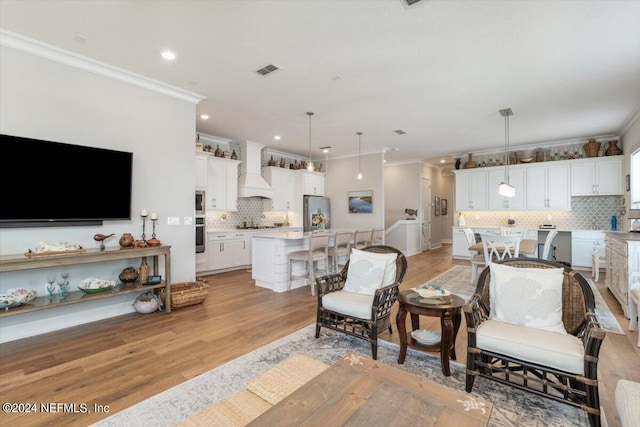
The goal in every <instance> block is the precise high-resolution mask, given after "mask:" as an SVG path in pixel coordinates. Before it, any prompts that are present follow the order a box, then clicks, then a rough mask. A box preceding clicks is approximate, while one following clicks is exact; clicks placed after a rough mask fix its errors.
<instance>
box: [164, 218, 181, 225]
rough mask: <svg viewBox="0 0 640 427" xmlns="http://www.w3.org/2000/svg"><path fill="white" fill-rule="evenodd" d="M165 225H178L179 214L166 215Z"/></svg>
mask: <svg viewBox="0 0 640 427" xmlns="http://www.w3.org/2000/svg"><path fill="white" fill-rule="evenodd" d="M167 225H180V217H179V216H169V217H167Z"/></svg>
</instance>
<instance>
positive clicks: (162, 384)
mask: <svg viewBox="0 0 640 427" xmlns="http://www.w3.org/2000/svg"><path fill="white" fill-rule="evenodd" d="M408 264H409V268H408V270H407V275H406V276H405V280H404V283H403V284H402V289H406V288H409V287H414V286H416V285H419V284H421V283H423V282H425V281H427V280H428V279H430V278H432V277H434V276H436V275H438V274H440V273H442V272H444V271H446V270H448V269H449V268H450V267H451V266H452V265H453V264H461V265H467V264H468V261H457V260H452V259H451V246H449V245H445V246H444V247H443V248H441V249H437V250H433V251H429V252H425V253H422V254H418V255H415V256H412V257H409V258H408ZM585 274H589V273H585ZM208 279H209V284H210V285H211V287H210V292H209V295H208V297H207V299H206V301H205V302H204V303H203V304H201V305H197V306H191V307H187V308H183V309H180V310H175V311H173V312H172V313H171V314H169V315H167V314H165V313H155V314H150V315H139V314H128V315H124V316H119V317H117V318H112V319H107V320H103V321H99V322H93V323H89V324H86V325H83V326H78V327H73V328H68V329H64V330H61V331H58V332H54V333H49V334H44V335H39V336H36V337H32V338H27V339H22V340H18V341H13V342H9V343H5V344H2V345H0V366H1V368H0V393H2V396H3V399H2V401H3V403H4V402H14V403H29V404H34V403H35V404H37V409H38V411H37V412H35V413H22V414H14V413H5V412H2V413H0V425H6V426H9V425H11V426H17V425H20V426H50V425H58V426H59V425H74V426H85V425H89V424H91V423H93V422H96V421H98V420H100V419H102V418H106V417H107V416H109V415H110V414H113V413H116V412H119V411H121V410H123V409H125V408H127V407H129V406H132V405H134V404H136V403H137V402H140V401H142V400H144V399H147V398H149V397H151V396H153V395H155V394H157V393H159V392H161V391H163V390H166V389H168V388H170V387H173V386H175V385H177V384H180V383H182V382H184V381H185V380H188V379H190V378H193V377H195V376H197V375H199V374H201V373H203V372H206V371H208V370H210V369H213V368H215V367H217V366H220V365H222V364H223V363H225V362H228V361H230V360H232V359H234V358H236V357H238V356H240V355H242V354H244V353H247V352H250V351H252V350H255V349H257V348H259V347H261V346H263V345H265V344H267V343H269V342H271V341H274V340H276V339H278V338H281V337H284V336H286V335H288V334H290V333H292V332H294V331H296V330H298V329H300V328H302V327H304V326H307V325H309V324H311V323H314V322H315V306H316V301H315V297H312V296H311V293H310V291H309V288H308V287H307V288H301V289H296V290H293V291H291V292H286V293H280V294H278V293H274V292H271V291H268V290H265V289H261V288H256V287H255V286H254V285H253V282H252V280H251V273H250V272H248V271H246V270H240V271H235V272H229V273H223V274H217V275H213V276H208ZM603 283H604V280H603V279H602V278H601V279H600V284H599V285H598V286H599V290H600V292H601V294H602V295H603V297H604V298H605V300H606V302H607V304H608V305H609V307H611V308H612V311H613V312H614V313H615V315H616V316H617V318H618V321H619V322H620V324H621V325H622V326H623V328H625V330H626V327H627V326H628V321H627V319H625V318H624V317H623V315H622V309H621V308H620V305H619V304H618V303H617V301H616V300H615V299H614V297H613V296H612V295H611V293H609V292H608V291H607V290H606V289H605V288H604V285H603ZM396 310H397V305H396ZM393 319H394V323H395V312H394V313H393ZM421 322H422V323H423V324H424V325H425V326H427V327H434V328H438V325H437V319H435V318H433V319H432V318H424V317H423V318H421ZM430 322H432V323H430ZM464 325H465V323H464V320H463V324H462V328H461V330H460V334H459V335H458V340H457V343H456V352H457V354H458V361H459V362H462V363H464V361H465V357H466V353H465V352H466V333H465V331H464ZM381 338H383V339H385V340H388V341H392V342H396V343H397V342H398V335H397V329H396V327H395V325H394V334H392V335H389V334H388V332H385V333H383V334H382V335H381ZM637 339H638V335H637V332H633V333H629V332H627V335H617V334H608V335H607V336H606V338H605V340H604V343H603V346H602V349H601V352H600V363H599V366H600V380H601V387H600V398H601V403H602V405H603V407H604V410H605V413H606V416H607V420H608V422H609V426H611V427H614V426H617V425H619V422H618V420H617V416H616V411H615V404H614V389H615V385H616V382H617V380H618V379H621V378H624V379H630V380H634V381H640V349H639V348H638V347H636V345H635V344H636V342H637ZM41 403H43V404H51V405H50V407H51V408H52V411H51V412H49V413H44V412H42V408H41V407H40V404H41ZM57 403H60V404H67V405H71V404H75V405H76V407H75V411H74V410H73V409H74V408H72V407H67V408H66V410H64V409H65V408H63V407H60V406H58V405H55V404H57ZM81 404H86V405H87V409H88V410H89V411H90V413H84V412H85V411H84V410H83V409H84V407H82V406H80V405H81ZM94 405H101V406H102V407H108V410H109V412H108V413H107V412H95V411H94ZM54 409H55V410H57V412H53V410H54Z"/></svg>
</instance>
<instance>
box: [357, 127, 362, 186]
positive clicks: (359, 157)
mask: <svg viewBox="0 0 640 427" xmlns="http://www.w3.org/2000/svg"><path fill="white" fill-rule="evenodd" d="M356 133H357V134H358V176H357V178H358V179H359V180H362V168H361V166H362V151H361V148H362V132H356Z"/></svg>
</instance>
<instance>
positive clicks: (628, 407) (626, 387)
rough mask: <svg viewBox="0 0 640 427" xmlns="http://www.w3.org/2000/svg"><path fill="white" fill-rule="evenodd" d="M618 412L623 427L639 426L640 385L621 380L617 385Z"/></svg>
mask: <svg viewBox="0 0 640 427" xmlns="http://www.w3.org/2000/svg"><path fill="white" fill-rule="evenodd" d="M616 410H617V411H618V417H619V418H620V425H621V426H622V427H633V426H636V427H637V426H638V422H639V421H640V383H637V382H635V381H628V380H619V381H618V384H617V385H616Z"/></svg>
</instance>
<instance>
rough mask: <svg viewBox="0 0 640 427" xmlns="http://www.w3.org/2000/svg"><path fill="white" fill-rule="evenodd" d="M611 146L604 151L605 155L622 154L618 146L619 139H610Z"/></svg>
mask: <svg viewBox="0 0 640 427" xmlns="http://www.w3.org/2000/svg"><path fill="white" fill-rule="evenodd" d="M607 144H609V148H607V151H605V152H604V154H605V156H618V155H620V154H622V150H621V149H620V148H619V147H618V141H609V142H608V143H607Z"/></svg>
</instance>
